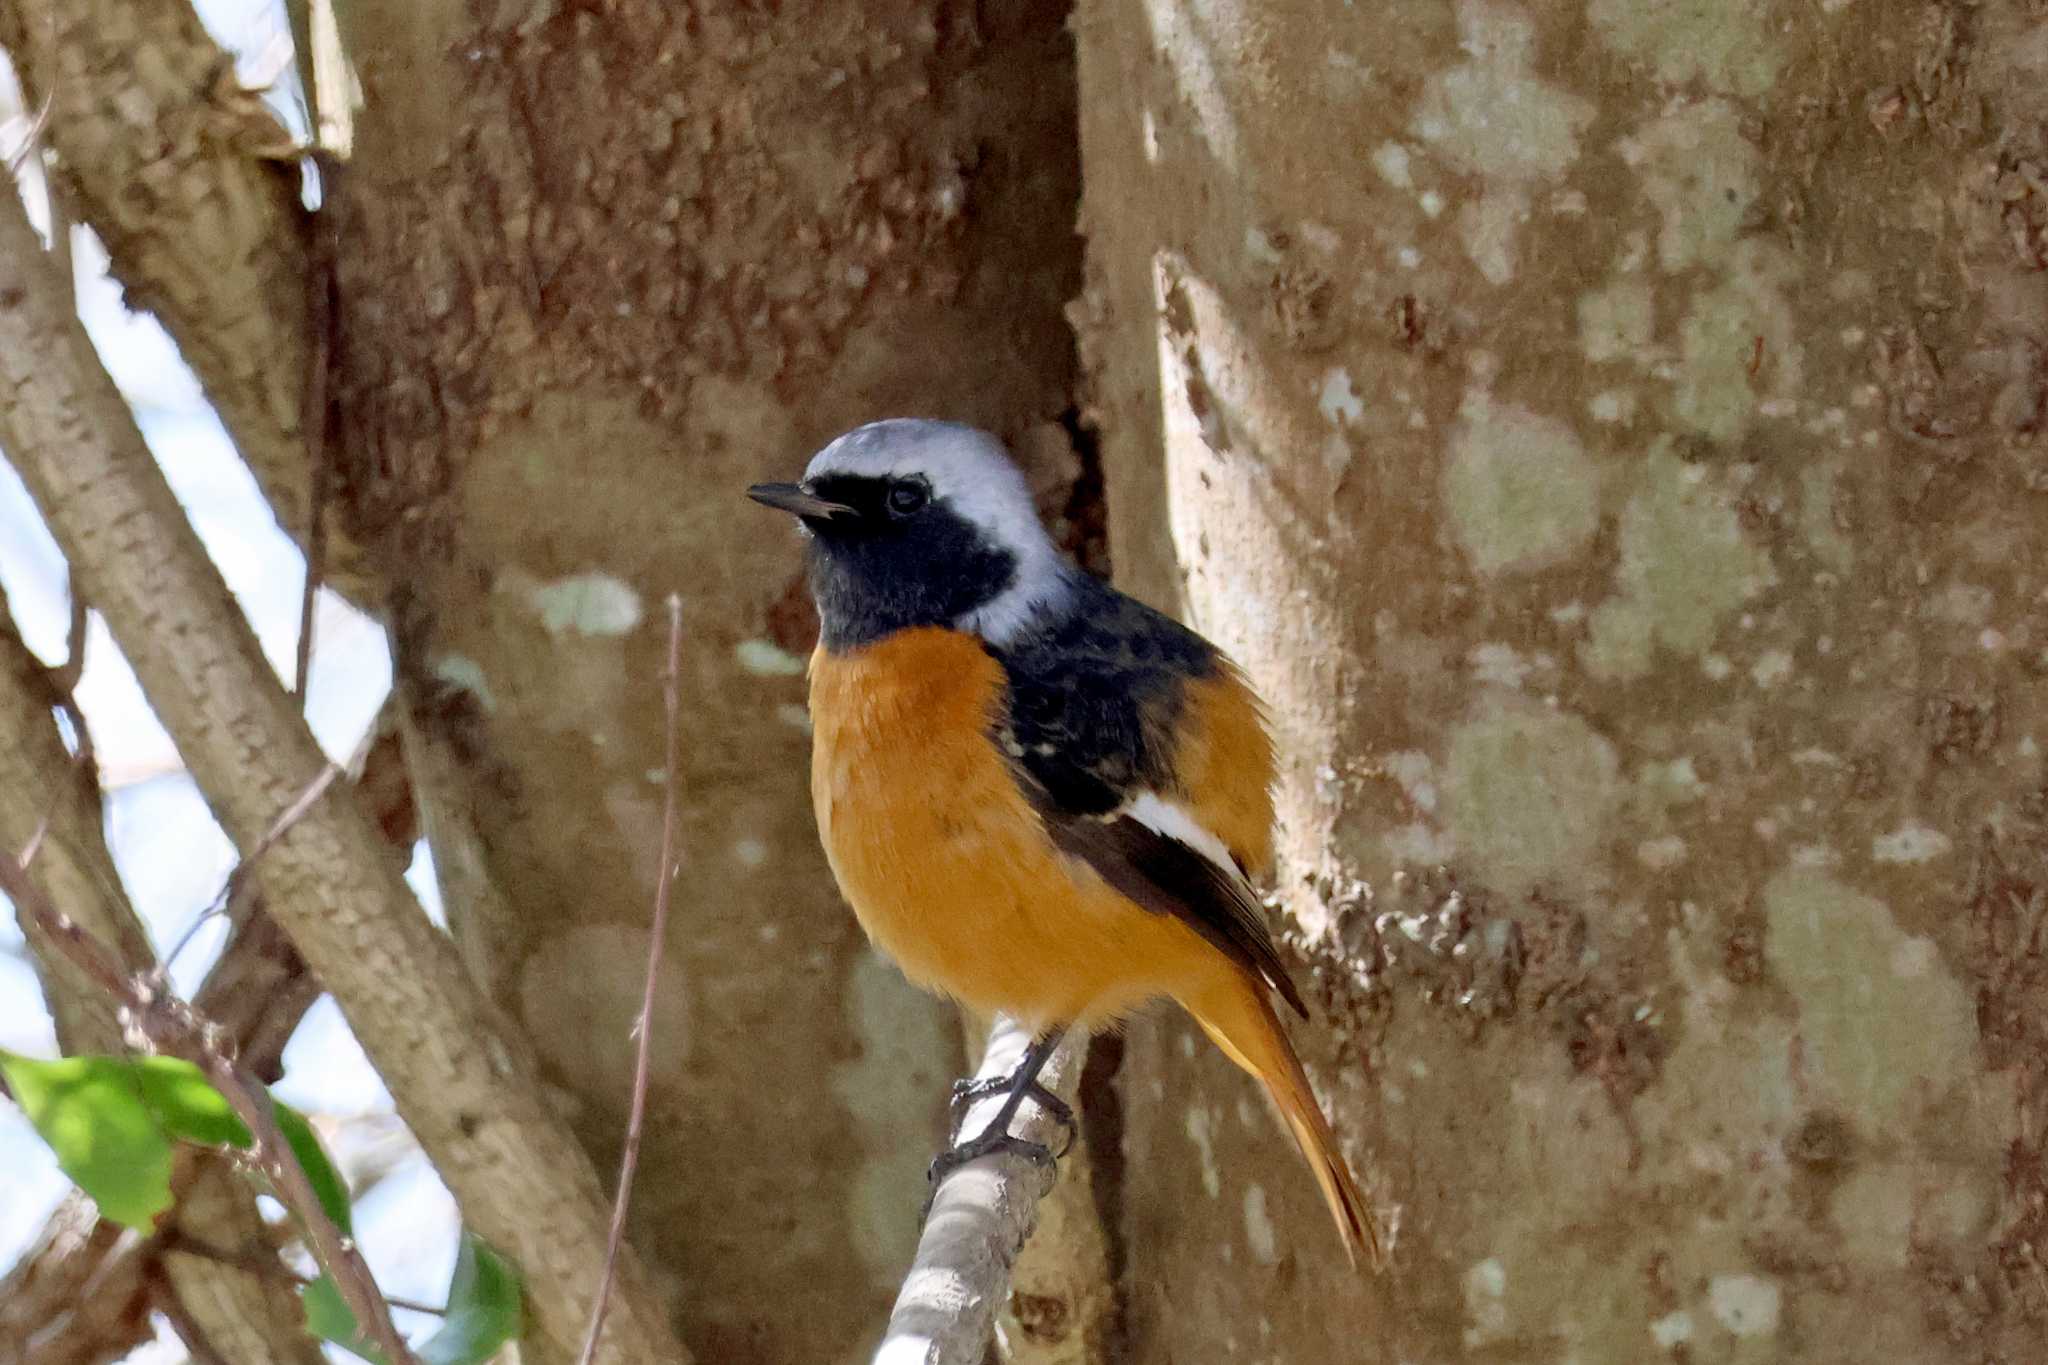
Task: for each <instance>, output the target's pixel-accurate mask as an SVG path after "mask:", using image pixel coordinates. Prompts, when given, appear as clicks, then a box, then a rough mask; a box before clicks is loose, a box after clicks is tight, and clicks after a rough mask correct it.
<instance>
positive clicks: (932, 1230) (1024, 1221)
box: [875, 1019, 1088, 1365]
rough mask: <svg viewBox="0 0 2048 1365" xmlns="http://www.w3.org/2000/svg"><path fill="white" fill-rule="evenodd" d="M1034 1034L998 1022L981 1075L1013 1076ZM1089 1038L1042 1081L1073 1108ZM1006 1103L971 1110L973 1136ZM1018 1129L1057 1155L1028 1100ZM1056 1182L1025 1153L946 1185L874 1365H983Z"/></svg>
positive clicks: (997, 1099) (1059, 1057)
mask: <svg viewBox="0 0 2048 1365" xmlns="http://www.w3.org/2000/svg"><path fill="white" fill-rule="evenodd" d="M1030 1043H1031V1036H1030V1035H1029V1034H1028V1033H1026V1032H1025V1031H1024V1030H1023V1029H1022V1028H1021V1027H1019V1026H1018V1025H1017V1024H1016V1023H1014V1022H1012V1021H1011V1020H1008V1019H999V1020H997V1021H996V1026H995V1029H994V1031H993V1032H992V1033H991V1034H990V1035H989V1040H988V1051H987V1053H986V1055H984V1056H983V1058H982V1062H981V1069H980V1070H979V1071H978V1072H976V1073H975V1074H976V1076H977V1078H985V1077H994V1076H1006V1075H1008V1074H1010V1073H1011V1072H1012V1071H1014V1070H1015V1069H1016V1067H1017V1063H1018V1061H1019V1060H1020V1059H1021V1058H1022V1057H1023V1055H1024V1049H1025V1048H1026V1047H1028V1046H1030ZM1087 1055H1088V1040H1087V1038H1086V1036H1084V1035H1082V1034H1080V1033H1074V1034H1070V1035H1069V1036H1068V1037H1067V1040H1066V1041H1065V1042H1063V1043H1061V1044H1060V1046H1059V1047H1058V1048H1057V1049H1056V1050H1055V1051H1054V1052H1053V1054H1052V1057H1051V1059H1050V1060H1049V1061H1047V1062H1046V1064H1045V1070H1044V1071H1043V1072H1042V1073H1040V1076H1039V1080H1040V1081H1041V1082H1042V1083H1043V1084H1044V1085H1045V1086H1046V1088H1047V1089H1049V1090H1051V1091H1052V1092H1053V1093H1054V1094H1055V1095H1058V1096H1059V1097H1060V1098H1061V1099H1063V1100H1066V1101H1067V1102H1068V1103H1069V1104H1072V1103H1073V1101H1074V1096H1075V1095H1076V1093H1077V1092H1078V1091H1079V1090H1080V1086H1081V1066H1082V1063H1083V1061H1084V1060H1085V1059H1086V1057H1087ZM1002 1102H1003V1101H1002V1096H1000V1095H991V1096H989V1097H988V1098H986V1099H983V1100H982V1101H980V1102H979V1103H977V1104H976V1105H974V1107H973V1108H972V1109H970V1110H969V1111H968V1113H967V1117H966V1119H965V1120H964V1121H963V1122H962V1123H961V1125H960V1131H961V1132H962V1133H964V1134H966V1135H968V1136H970V1137H971V1136H975V1135H977V1134H979V1133H980V1132H981V1131H982V1129H983V1128H985V1127H987V1126H988V1123H989V1120H990V1119H991V1118H993V1117H994V1115H995V1112H996V1110H997V1109H999V1108H1001V1107H1002ZM1010 1131H1011V1132H1013V1133H1015V1134H1016V1135H1017V1136H1018V1137H1021V1138H1024V1139H1026V1140H1027V1141H1031V1142H1038V1143H1043V1144H1045V1145H1047V1146H1050V1147H1052V1148H1053V1149H1054V1150H1058V1147H1059V1143H1060V1141H1061V1139H1062V1137H1063V1132H1062V1130H1061V1128H1060V1126H1059V1125H1058V1124H1057V1123H1055V1122H1053V1120H1052V1119H1051V1118H1050V1117H1048V1116H1047V1115H1046V1114H1045V1112H1044V1111H1043V1110H1041V1109H1040V1108H1039V1107H1038V1106H1037V1105H1035V1104H1030V1103H1026V1104H1025V1106H1024V1108H1023V1109H1022V1110H1021V1111H1020V1112H1019V1113H1018V1115H1017V1118H1016V1120H1015V1121H1014V1122H1013V1123H1012V1124H1011V1125H1010ZM1051 1188H1052V1176H1051V1174H1050V1173H1049V1172H1047V1171H1046V1170H1044V1169H1043V1168H1042V1167H1040V1166H1038V1165H1037V1164H1035V1163H1033V1162H1032V1161H1030V1160H1029V1159H1028V1158H1025V1157H1022V1156H1015V1155H1012V1154H1010V1153H1007V1152H1005V1153H999V1154H997V1155H995V1156H988V1157H983V1158H982V1159H981V1160H979V1161H974V1162H970V1163H968V1164H967V1165H965V1166H962V1167H960V1168H958V1169H957V1170H955V1171H954V1172H953V1173H952V1174H951V1175H949V1176H947V1177H946V1179H945V1181H944V1182H943V1183H941V1184H940V1186H939V1189H938V1194H937V1196H936V1197H935V1198H934V1199H933V1200H932V1208H931V1214H930V1215H929V1216H928V1217H927V1218H926V1219H925V1225H924V1235H923V1236H922V1237H920V1238H919V1239H918V1243H917V1258H916V1259H915V1260H914V1261H912V1262H911V1265H910V1273H909V1274H908V1275H906V1276H904V1279H903V1288H902V1290H901V1292H899V1293H898V1294H897V1296H896V1306H895V1308H894V1309H892V1310H891V1311H890V1313H889V1331H888V1333H887V1335H886V1336H885V1337H884V1338H883V1339H882V1345H881V1348H880V1349H879V1350H878V1351H876V1353H875V1365H981V1361H982V1360H983V1359H984V1357H985V1356H986V1354H987V1352H988V1343H989V1337H990V1335H991V1334H992V1333H993V1332H994V1331H995V1322H996V1313H997V1312H998V1310H1000V1309H1001V1308H1002V1306H1003V1302H1004V1300H1006V1299H1007V1298H1008V1297H1009V1293H1010V1269H1011V1267H1012V1266H1013V1265H1015V1264H1016V1261H1017V1254H1018V1253H1019V1252H1020V1251H1022V1250H1023V1248H1024V1242H1025V1240H1026V1239H1027V1238H1029V1237H1030V1236H1031V1231H1032V1229H1033V1228H1034V1227H1035V1226H1037V1223H1038V1202H1039V1200H1041V1199H1043V1198H1045V1196H1046V1194H1047V1192H1048V1191H1050V1190H1051Z"/></svg>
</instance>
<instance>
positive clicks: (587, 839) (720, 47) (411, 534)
mask: <svg viewBox="0 0 2048 1365" xmlns="http://www.w3.org/2000/svg"><path fill="white" fill-rule="evenodd" d="M341 19H342V28H343V32H342V38H343V41H344V43H345V45H346V46H347V48H348V51H349V54H350V56H351V58H352V60H353V62H354V64H355V66H356V69H357V71H358V73H359V75H360V78H361V81H362V86H363V91H364V102H363V107H362V109H361V111H360V112H359V114H358V117H357V120H356V127H355V154H354V158H353V161H352V163H351V165H350V167H349V168H348V171H347V172H346V175H345V177H344V178H343V180H342V182H341V188H340V193H339V194H338V196H337V200H338V203H339V205H340V207H341V209H342V211H343V212H344V213H345V215H346V217H345V219H344V224H343V229H342V231H341V234H340V240H341V242H342V244H343V246H342V254H341V259H340V274H339V297H340V299H341V300H342V316H343V326H342V342H341V349H340V352H339V354H338V357H337V361H338V371H337V375H336V393H337V397H338V401H339V402H340V404H341V412H342V423H341V426H342V429H343V430H344V431H345V432H346V433H347V438H346V439H347V444H346V450H345V454H344V459H343V464H342V471H343V472H342V478H341V483H342V485H343V486H344V489H345V492H344V497H343V501H344V502H345V504H346V514H347V516H348V517H349V518H350V519H351V523H352V525H353V526H354V528H355V530H356V531H357V533H358V534H359V535H360V536H361V537H362V539H363V540H364V541H365V542H367V543H372V544H375V545H377V546H378V547H379V552H380V557H381V558H382V560H383V562H384V563H385V565H386V566H387V568H388V570H389V573H390V578H391V581H392V583H393V610H392V619H393V621H394V623H395V626H396V630H397V635H398V653H399V661H398V662H399V672H400V675H401V686H402V687H403V689H404V691H405V693H406V695H407V697H408V698H409V700H410V702H411V704H412V708H413V709H412V716H411V723H410V726H409V730H408V739H409V745H410V749H411V753H412V756H413V760H414V762H415V766H416V769H417V771H418V772H419V773H420V774H421V778H422V783H421V784H422V788H423V790H424V792H425V793H426V799H425V805H426V820H427V824H428V827H429V829H430V831H432V836H433V838H434V842H435V848H436V852H437V865H438V866H439V867H440V869H441V871H442V874H443V877H444V890H445V893H446V899H447V902H448V904H449V916H450V922H451V925H452V926H453V927H454V930H455V933H456V937H457V939H458V940H459V941H460V943H461V944H462V951H463V955H464V959H465V961H466V962H467V963H468V964H469V965H470V967H471V969H472V970H473V971H474V972H475V973H476V975H477V978H478V980H479V982H480V983H481V984H482V986H483V987H484V989H485V991H486V993H487V994H488V995H489V996H490V997H491V998H493V999H495V1000H498V1001H501V1002H503V1003H504V1004H505V1006H506V1007H507V1008H508V1009H510V1010H512V1011H513V1012H515V1013H516V1014H517V1015H518V1017H519V1019H520V1021H521V1022H522V1023H523V1024H524V1025H525V1027H526V1030H527V1032H528V1033H529V1034H530V1035H531V1036H532V1037H533V1039H534V1040H535V1042H536V1045H537V1047H538V1048H539V1050H540V1053H541V1055H542V1057H543V1059H544V1062H545V1071H546V1075H547V1077H548V1079H549V1080H550V1081H551V1082H552V1083H554V1084H555V1085H556V1086H557V1087H558V1088H559V1092H560V1098H561V1099H562V1101H563V1103H564V1106H565V1108H566V1109H567V1111H568V1112H569V1114H570V1116H571V1121H572V1122H573V1123H574V1125H575V1127H576V1130H577V1132H578V1133H579V1135H580V1136H581V1137H582V1139H583V1141H584V1144H585V1145H586V1147H587V1148H588V1149H589V1150H590V1151H591V1153H592V1154H593V1155H594V1156H595V1157H596V1158H597V1159H598V1161H599V1163H600V1165H601V1167H603V1168H605V1169H610V1168H611V1167H612V1166H613V1165H614V1163H615V1160H616V1156H617V1144H618V1142H619V1135H620V1133H621V1131H622V1127H623V1117H624V1114H625V1110H626V1104H627V1096H628V1086H629V1081H630V1076H631V1065H632V1044H631V1040H630V1038H629V1030H630V1027H631V1023H632V1020H633V1016H634V1012H635V1010H636V1008H637V1005H638V999H639V991H640V982H641V963H642V959H643V944H644V934H645V932H646V929H645V926H646V924H647V917H648V913H649V909H650V906H651V903H652V899H653V891H654V877H655V870H656V868H655V850H656V848H657V846H658V844H659V818H660V808H661V796H662V793H661V788H660V782H659V778H660V753H661V745H660V724H661V706H660V685H659V677H660V671H661V655H662V648H663V641H662V635H663V632H662V629H661V622H660V621H659V620H658V619H657V618H658V617H659V615H660V613H658V612H656V611H653V610H650V609H649V608H650V606H651V604H653V603H656V602H659V601H661V600H662V599H663V597H665V596H666V594H667V593H668V592H669V591H670V590H675V591H679V592H680V593H681V594H682V596H683V601H684V619H685V630H686V636H685V660H684V677H683V718H684V729H683V735H682V762H683V768H682V773H681V782H682V784H683V789H682V792H681V799H682V831H683V837H682V843H681V846H682V849H683V860H682V876H681V880H680V882H679V884H678V887H677V903H676V910H675V917H674V920H673V927H672V932H671V935H670V941H669V943H668V944H667V945H666V947H667V952H668V958H667V961H666V965H665V967H664V969H663V976H662V987H661V992H660V999H659V1001H658V1002H657V1008H656V1011H655V1018H654V1027H655V1030H656V1040H657V1041H656V1047H655V1051H654V1055H653V1068H654V1074H653V1093H652V1097H651V1103H650V1110H649V1122H648V1130H647V1136H646V1146H645V1147H644V1149H643V1152H642V1161H643V1166H642V1175H641V1179H640V1182H639V1185H638V1187H637V1192H636V1194H635V1197H634V1204H633V1214H632V1234H633V1237H634V1241H635V1244H636V1245H637V1246H638V1247H639V1248H640V1249H641V1250H642V1252H643V1253H644V1254H645V1255H646V1257H647V1258H648V1260H649V1262H650V1263H651V1264H652V1265H653V1266H654V1267H655V1268H656V1270H657V1273H658V1275H659V1276H660V1283H661V1284H662V1285H663V1287H664V1288H665V1289H666V1290H667V1291H668V1292H669V1293H670V1295H671V1302H672V1304H673V1307H674V1311H675V1314H676V1316H677V1319H678V1321H679V1322H680V1323H681V1324H682V1327H683V1331H684V1334H685V1336H686V1338H687V1339H688V1340H689V1342H690V1343H691V1345H692V1346H693V1347H694V1348H695V1349H697V1350H698V1351H699V1352H700V1353H701V1354H702V1355H703V1356H704V1357H705V1358H707V1359H715V1360H721V1361H763V1362H766V1361H787V1360H828V1359H846V1358H850V1357H855V1356H858V1355H860V1354H862V1353H864V1352H865V1351H867V1350H870V1349H872V1347H873V1345H874V1343H875V1341H876V1340H877V1337H878V1334H879V1332H880V1330H881V1327H882V1324H883V1322H884V1320H885V1318H886V1315H887V1311H888V1305H889V1303H890V1300H891V1297H892V1295H893V1294H894V1292H895V1288H896V1286H897V1284H898V1283H899V1282H900V1280H901V1277H902V1273H903V1270H904V1267H905V1266H906V1265H907V1264H908V1261H909V1258H910V1255H911V1252H912V1249H913V1247H914V1244H915V1241H916V1232H917V1212H918V1206H919V1202H920V1200H921V1199H922V1197H923V1194H924V1189H925V1186H924V1168H925V1165H926V1163H927V1161H928V1160H929V1158H930V1155H931V1153H932V1150H933V1148H934V1144H935V1143H936V1141H937V1139H938V1137H939V1135H940V1132H941V1123H942V1109H943V1100H944V1095H945V1083H946V1081H947V1079H948V1078H949V1077H951V1076H952V1075H955V1074H957V1072H958V1070H959V1067H960V1057H959V1045H958V1040H957V1034H956V1031H955V1030H954V1028H953V1027H952V1023H951V1018H950V1013H949V1011H948V1010H947V1009H946V1008H945V1007H943V1006H941V1005H940V1004H938V1003H937V1002H935V1001H931V1000H927V999H925V998H923V997H921V996H919V995H918V994H916V993H915V992H913V991H911V990H909V989H908V988H907V987H905V986H904V985H903V983H902V982H901V981H900V979H899V978H898V977H897V975H896V974H895V972H894V970H893V969H892V968H890V967H888V966H886V965H884V964H882V963H881V962H880V961H879V960H878V959H877V958H876V957H875V956H874V955H873V954H872V953H871V952H870V951H869V950H868V949H867V947H866V945H865V944H864V942H863V941H862V939H861V936H860V934H859V931H858V930H857V928H856V927H855V925H854V924H853V921H852V919H851V916H850V915H848V913H847V912H846V910H845V908H844V906H843V905H841V904H840V903H839V901H838V898H837V897H836V896H835V895H834V894H833V892H832V889H831V881H830V878H829V875H828V873H827V871H826V869H825V866H824V863H823V860H822V858H821V857H820V855H819V853H818V850H817V841H816V833H815V829H814V826H813V822H812V818H811V814H810V809H809V800H808V796H807V791H806V787H807V770H808V757H807V751H808V736H807V721H806V718H805V715H804V711H803V705H804V685H803V679H802V677H801V671H802V658H803V655H804V654H805V652H806V651H807V650H808V649H809V647H810V642H811V639H812V633H813V631H814V625H813V623H812V622H811V621H810V619H809V612H808V607H807V605H805V603H804V597H803V593H802V589H801V585H800V583H799V581H798V555H797V542H796V540H795V538H794V537H793V536H792V535H791V534H790V533H789V531H788V529H787V528H786V527H784V526H781V525H778V524H776V523H775V522H774V521H773V519H772V518H769V517H767V516H766V514H762V513H759V512H758V510H757V509H755V508H753V507H752V506H750V505H749V504H747V503H746V502H745V501H744V500H743V499H742V497H741V490H742V489H744V487H745V486H746V485H747V484H748V483H750V482H753V481H756V480H759V479H763V478H774V477H786V476H787V475H789V474H790V473H791V472H792V471H794V470H795V469H796V468H797V467H799V465H800V462H801V461H802V460H803V459H804V458H805V457H806V456H807V455H808V454H809V453H810V451H811V450H812V449H814V448H815V447H816V446H818V445H820V444H822V443H823V441H824V440H826V439H827V438H829V437H830V436H832V435H834V434H836V433H837V432H838V431H840V430H842V429H844V428H845V427H848V426H851V425H853V424H855V423H857V422H859V421H863V420H866V419H869V418H875V417H881V416H886V415H898V414H905V413H910V414H919V415H932V416H944V417H954V418H963V419H967V420H972V421H975V422H978V423H980V424H983V425H985V426H989V427H992V428H994V429H996V430H998V431H1001V432H1003V433H1005V434H1006V435H1008V436H1010V437H1012V438H1013V439H1015V440H1017V441H1018V442H1019V443H1020V444H1021V446H1022V447H1023V448H1024V449H1025V450H1026V451H1027V453H1028V454H1029V455H1030V457H1031V459H1032V463H1033V468H1034V472H1035V473H1036V474H1037V475H1038V476H1040V477H1041V478H1042V480H1043V486H1044V487H1045V489H1046V491H1047V494H1048V498H1047V502H1048V506H1049V507H1050V508H1051V509H1052V510H1055V511H1057V510H1058V504H1059V501H1060V499H1061V498H1062V497H1063V495H1064V489H1065V487H1066V485H1067V484H1068V483H1070V482H1071V480H1072V478H1073V474H1074V470H1075V468H1076V462H1075V458H1074V456H1073V453H1072V451H1071V448H1070V446H1069V443H1068V440H1067V436H1066V432H1065V430H1064V429H1063V428H1062V426H1061V425H1060V424H1059V423H1060V419H1061V417H1062V415H1063V414H1064V413H1065V411H1066V409H1067V408H1068V406H1069V404H1070V402H1071V398H1070V396H1069V388H1070V381H1071V376H1072V350H1071V341H1070V338H1069V336H1068V333H1067V329H1066V327H1065V325H1064V322H1063V320H1062V316H1061V308H1062V305H1063V302H1064V300H1065V299H1066V298H1067V297H1069V296H1070V294H1071V292H1072V291H1073V289H1074V288H1076V287H1077V285H1078V265H1079V252H1078V246H1077V244H1076V242H1075V240H1074V237H1073V233H1072V215H1073V206H1074V200H1075V194H1076V188H1075V179H1074V175H1075V166H1074V159H1075V152H1074V146H1073V122H1072V120H1073V108H1072V103H1071V99H1072V89H1071V85H1072V66H1071V60H1070V57H1069V47H1068V43H1067V40H1066V38H1065V35H1064V33H1063V32H1062V31H1061V29H1060V19H1061V15H1060V12H1059V11H1058V10H1057V9H1056V8H1054V7H1049V6H984V7H980V10H979V12H977V11H976V10H975V9H974V7H970V6H964V5H958V4H954V3H940V2H939V0H887V2H886V3H878V4H864V5H846V4H841V3H836V2H834V3H827V2H826V0H800V2H799V3H791V4H786V5H782V6H741V5H725V4H710V5H701V6H694V7H681V6H674V5H667V4H655V3H645V2H644V0H624V2H623V3H612V4H605V5H580V6H566V5H565V6H553V5H531V6H518V5H495V6H494V5H475V4H469V3H458V2H457V0H432V2H431V3H419V2H418V0H402V2H400V0H390V2H388V3H386V2H380V0H363V2H362V3H357V4H352V5H349V6H346V7H345V8H344V9H343V12H342V14H341ZM796 1303H801V1304H803V1305H804V1309H803V1311H801V1312H793V1311H790V1305H792V1304H796Z"/></svg>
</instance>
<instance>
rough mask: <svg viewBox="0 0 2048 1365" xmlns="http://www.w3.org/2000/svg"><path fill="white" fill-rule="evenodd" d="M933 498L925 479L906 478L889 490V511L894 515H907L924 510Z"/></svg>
mask: <svg viewBox="0 0 2048 1365" xmlns="http://www.w3.org/2000/svg"><path fill="white" fill-rule="evenodd" d="M931 500H932V490H931V489H930V487H928V486H927V485H926V484H925V481H924V480H923V479H906V480H904V481H903V482H902V483H899V484H897V485H896V486H895V487H894V488H891V489H890V490H889V511H890V513H891V514H892V515H894V516H899V517H907V516H909V515H911V514H912V513H913V512H921V511H923V510H924V505H925V504H926V503H928V502H930V501H931Z"/></svg>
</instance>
